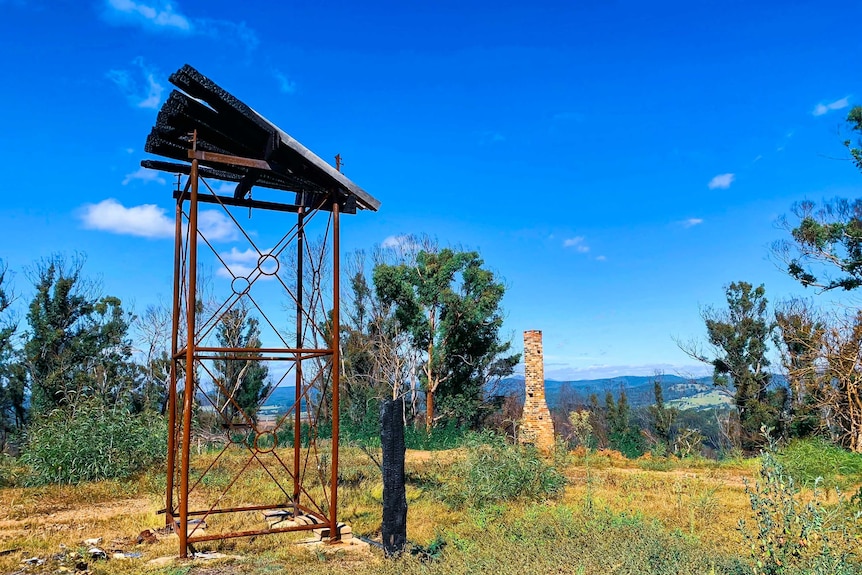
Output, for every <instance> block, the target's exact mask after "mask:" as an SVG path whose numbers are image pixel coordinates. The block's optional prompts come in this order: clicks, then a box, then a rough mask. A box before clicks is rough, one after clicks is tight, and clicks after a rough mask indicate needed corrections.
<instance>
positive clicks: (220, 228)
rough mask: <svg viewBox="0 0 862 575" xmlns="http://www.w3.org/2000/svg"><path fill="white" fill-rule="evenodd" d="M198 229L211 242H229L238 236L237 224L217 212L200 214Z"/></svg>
mask: <svg viewBox="0 0 862 575" xmlns="http://www.w3.org/2000/svg"><path fill="white" fill-rule="evenodd" d="M198 229H199V230H200V233H201V234H203V236H204V237H205V238H206V239H208V240H209V241H211V242H223V241H229V240H233V239H235V238H236V236H237V228H236V224H234V223H233V221H232V220H231V219H230V218H229V217H227V216H226V215H224V213H222V212H220V211H216V210H206V211H201V212H198Z"/></svg>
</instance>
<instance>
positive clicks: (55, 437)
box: [21, 402, 167, 485]
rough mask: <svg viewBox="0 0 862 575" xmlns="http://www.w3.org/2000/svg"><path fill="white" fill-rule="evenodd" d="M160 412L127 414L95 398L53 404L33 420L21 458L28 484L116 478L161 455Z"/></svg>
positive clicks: (164, 433) (163, 426)
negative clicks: (71, 407) (69, 405)
mask: <svg viewBox="0 0 862 575" xmlns="http://www.w3.org/2000/svg"><path fill="white" fill-rule="evenodd" d="M166 427H167V426H166V424H165V421H164V419H163V418H162V417H160V416H157V415H153V414H140V415H132V414H130V413H129V412H128V411H126V410H124V409H119V408H111V407H106V406H103V405H101V404H99V403H98V402H91V403H85V404H83V405H79V406H77V408H76V409H75V411H74V413H72V412H69V411H68V410H62V409H58V410H55V411H53V412H51V413H50V414H49V415H48V416H46V417H44V418H42V419H40V420H39V421H36V422H34V423H33V425H32V427H31V428H30V430H29V432H28V437H27V440H28V442H27V446H26V447H25V449H24V454H23V456H22V459H21V460H22V462H23V463H24V464H26V465H28V466H29V468H30V474H29V476H28V477H27V478H26V479H25V482H26V483H28V484H34V485H42V484H47V483H80V482H82V481H97V480H100V479H120V478H124V477H128V476H130V475H132V474H133V473H135V472H137V471H140V470H142V469H145V468H147V467H149V466H151V465H153V464H154V463H156V462H159V461H162V460H163V459H164V457H165V453H166V452H167V431H166Z"/></svg>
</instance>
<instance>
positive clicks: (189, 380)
mask: <svg viewBox="0 0 862 575" xmlns="http://www.w3.org/2000/svg"><path fill="white" fill-rule="evenodd" d="M196 146H197V131H195V133H194V135H193V137H192V150H195V148H196ZM189 178H190V179H191V201H190V203H189V257H188V288H189V291H188V298H187V299H186V323H187V328H186V377H185V380H186V381H185V389H184V390H183V445H182V450H183V452H182V469H181V475H180V532H179V534H178V535H179V540H180V557H183V558H185V557H188V527H189V459H190V455H191V439H192V438H191V434H192V407H193V405H194V396H195V365H194V361H195V344H196V343H197V342H196V341H195V312H196V310H197V259H198V258H197V256H198V160H197V158H195V159H194V160H192V169H191V173H190V175H189Z"/></svg>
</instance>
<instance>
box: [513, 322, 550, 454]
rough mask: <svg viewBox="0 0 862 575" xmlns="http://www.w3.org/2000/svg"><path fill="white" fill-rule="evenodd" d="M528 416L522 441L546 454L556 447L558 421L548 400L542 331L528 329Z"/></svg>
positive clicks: (525, 381)
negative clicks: (546, 395) (552, 415)
mask: <svg viewBox="0 0 862 575" xmlns="http://www.w3.org/2000/svg"><path fill="white" fill-rule="evenodd" d="M524 385H525V387H526V394H525V398H524V415H523V417H522V418H521V427H520V431H519V434H518V440H519V441H520V442H521V443H531V444H533V445H535V446H536V447H537V448H539V449H540V450H541V451H544V452H546V453H548V452H551V451H553V449H554V422H553V421H552V420H551V412H550V411H549V410H548V404H547V403H546V401H545V365H544V358H543V357H542V332H541V331H539V330H528V331H525V332H524Z"/></svg>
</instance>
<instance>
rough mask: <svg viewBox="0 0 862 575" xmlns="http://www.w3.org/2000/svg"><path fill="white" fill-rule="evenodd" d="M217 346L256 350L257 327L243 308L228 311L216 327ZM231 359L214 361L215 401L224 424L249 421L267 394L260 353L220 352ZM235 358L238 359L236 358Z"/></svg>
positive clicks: (257, 344) (265, 372) (263, 366)
mask: <svg viewBox="0 0 862 575" xmlns="http://www.w3.org/2000/svg"><path fill="white" fill-rule="evenodd" d="M216 339H217V340H218V342H219V345H221V346H222V347H227V348H260V346H261V343H260V326H259V323H258V320H257V319H256V318H254V317H252V316H251V314H250V313H249V310H248V308H246V307H244V306H239V307H234V308H231V309H229V310H228V311H227V312H225V313H224V315H222V317H221V319H220V320H219V323H218V325H217V326H216ZM219 355H220V356H222V357H224V356H226V355H229V356H231V359H227V358H224V359H216V360H215V361H213V367H214V368H215V374H214V375H215V379H214V383H215V385H216V402H217V404H218V409H219V412H220V413H221V415H222V417H223V419H224V420H225V421H227V422H234V421H235V420H239V422H250V421H253V420H254V418H255V416H256V414H257V410H258V408H259V407H260V406H259V403H260V402H261V401H262V400H263V398H265V397H266V395H267V394H268V393H269V390H270V386H269V384H267V383H266V378H267V375H268V374H269V370H268V369H267V367H266V365H265V364H264V363H263V362H262V361H261V360H260V359H259V358H260V357H261V354H260V352H255V351H252V352H242V353H232V352H231V353H220V354H219ZM237 358H238V359H237Z"/></svg>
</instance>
